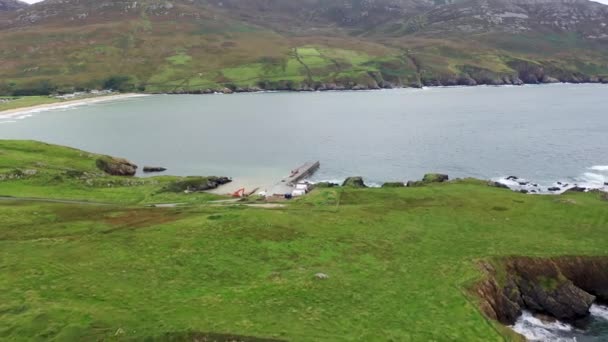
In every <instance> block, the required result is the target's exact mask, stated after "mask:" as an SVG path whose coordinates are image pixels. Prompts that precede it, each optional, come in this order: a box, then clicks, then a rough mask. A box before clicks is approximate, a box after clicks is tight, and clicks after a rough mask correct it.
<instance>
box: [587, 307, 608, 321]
mask: <svg viewBox="0 0 608 342" xmlns="http://www.w3.org/2000/svg"><path fill="white" fill-rule="evenodd" d="M589 312H591V315H592V316H595V317H598V318H601V319H604V320H606V321H608V306H603V305H598V304H593V305H591V308H590V309H589Z"/></svg>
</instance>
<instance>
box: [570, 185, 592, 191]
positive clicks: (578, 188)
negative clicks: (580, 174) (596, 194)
mask: <svg viewBox="0 0 608 342" xmlns="http://www.w3.org/2000/svg"><path fill="white" fill-rule="evenodd" d="M585 191H587V188H583V187H580V186H578V185H577V186H575V187H573V188H570V189H568V190H566V192H585Z"/></svg>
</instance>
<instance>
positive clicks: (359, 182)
mask: <svg viewBox="0 0 608 342" xmlns="http://www.w3.org/2000/svg"><path fill="white" fill-rule="evenodd" d="M342 186H344V187H349V188H367V185H365V182H363V178H362V177H348V178H346V180H345V181H344V183H342Z"/></svg>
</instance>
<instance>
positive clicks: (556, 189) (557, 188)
mask: <svg viewBox="0 0 608 342" xmlns="http://www.w3.org/2000/svg"><path fill="white" fill-rule="evenodd" d="M561 189H562V188H559V187H557V186H554V187H550V188H549V189H547V190H549V191H552V192H555V191H560V190H561Z"/></svg>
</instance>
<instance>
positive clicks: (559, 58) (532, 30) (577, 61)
mask: <svg viewBox="0 0 608 342" xmlns="http://www.w3.org/2000/svg"><path fill="white" fill-rule="evenodd" d="M478 1H480V0H475V1H473V0H471V1H468V0H467V1H455V2H453V3H452V2H449V3H447V4H440V3H439V2H435V3H433V4H431V3H429V2H426V1H415V0H400V1H397V2H389V1H388V0H382V1H377V2H361V1H355V0H351V1H347V2H346V3H350V5H348V6H345V2H340V1H334V0H332V1H317V0H309V1H293V0H290V1H262V0H255V1H242V0H232V1H223V2H221V4H222V5H221V6H219V5H218V3H217V2H212V1H202V0H197V1H186V0H177V1H156V0H145V1H139V2H137V4H135V3H134V2H130V1H113V2H111V3H103V2H95V1H78V2H76V1H72V0H70V1H61V2H60V1H45V2H43V3H40V4H36V5H34V6H30V7H28V8H26V9H22V10H19V11H4V12H0V41H1V42H2V49H1V50H0V60H1V61H2V65H1V66H0V94H4V95H11V94H12V95H35V94H47V93H52V92H56V91H60V92H69V91H73V90H79V89H101V88H114V89H117V90H122V91H146V92H195V93H196V92H209V91H217V90H224V89H225V88H228V89H230V90H231V91H235V90H236V91H241V90H242V91H248V90H257V89H283V90H314V89H320V90H324V89H353V88H354V89H367V88H379V87H395V86H414V87H419V86H422V85H457V84H461V85H473V84H519V83H546V82H557V81H567V82H608V40H607V38H606V37H608V31H607V30H608V28H606V26H605V23H604V21H605V22H608V6H604V5H600V4H598V3H593V2H590V1H586V0H580V1H575V2H568V1H558V2H552V3H551V4H550V5H549V4H543V3H542V2H541V3H536V2H533V1H529V0H520V1H513V2H501V1H490V2H489V3H488V5H487V6H489V7H487V6H486V7H479V3H478ZM480 8H481V9H480ZM484 8H485V10H484ZM572 17H574V18H577V19H576V20H573V19H572ZM549 19H551V21H549ZM602 23H604V25H602Z"/></svg>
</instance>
